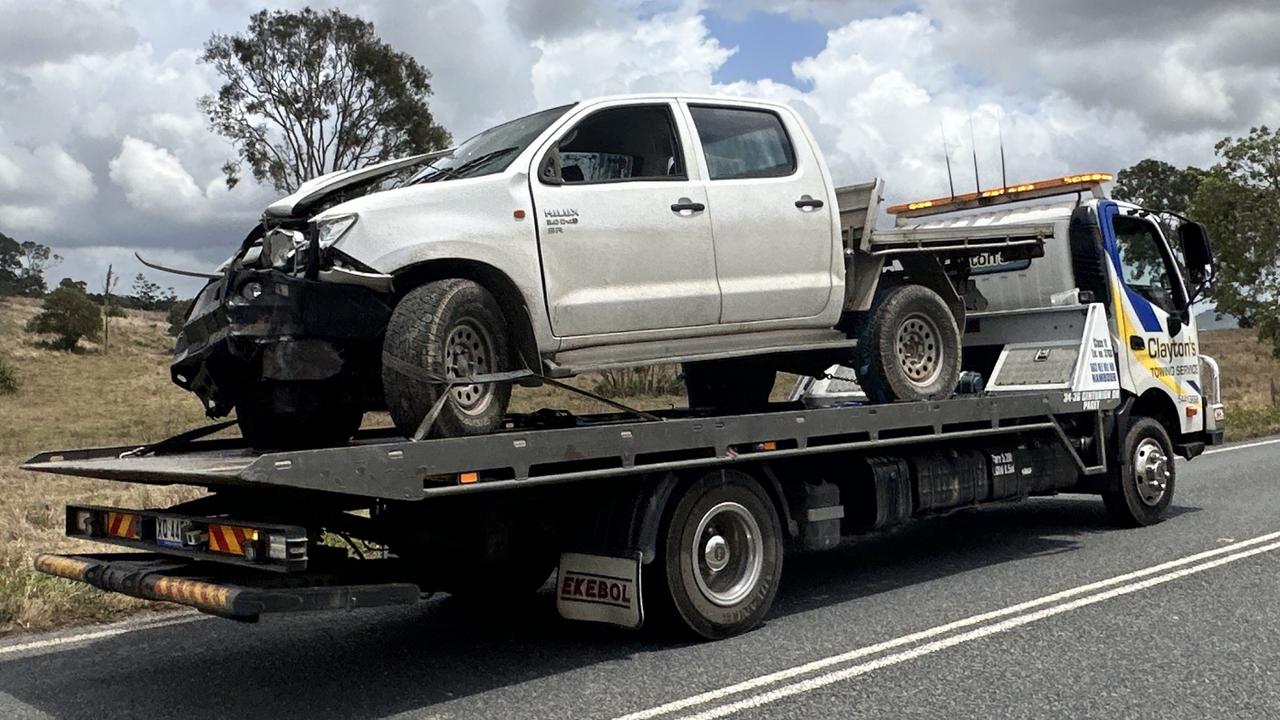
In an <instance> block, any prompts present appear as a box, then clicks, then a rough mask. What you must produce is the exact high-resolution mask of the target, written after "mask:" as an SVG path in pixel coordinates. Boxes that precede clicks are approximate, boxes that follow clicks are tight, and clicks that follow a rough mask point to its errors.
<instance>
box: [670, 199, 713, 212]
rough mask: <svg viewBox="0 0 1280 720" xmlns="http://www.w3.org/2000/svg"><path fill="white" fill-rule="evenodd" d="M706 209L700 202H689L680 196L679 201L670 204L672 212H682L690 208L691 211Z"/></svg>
mask: <svg viewBox="0 0 1280 720" xmlns="http://www.w3.org/2000/svg"><path fill="white" fill-rule="evenodd" d="M706 209H707V206H706V205H703V204H702V203H700V202H689V201H688V200H684V199H683V198H681V201H680V202H678V203H672V205H671V212H673V213H678V212H683V211H685V210H692V211H693V212H702V211H703V210H706Z"/></svg>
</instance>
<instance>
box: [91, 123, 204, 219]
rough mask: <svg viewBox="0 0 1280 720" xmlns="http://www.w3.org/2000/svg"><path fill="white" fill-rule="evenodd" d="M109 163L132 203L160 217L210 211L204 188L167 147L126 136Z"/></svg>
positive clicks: (115, 180) (199, 216) (114, 176)
mask: <svg viewBox="0 0 1280 720" xmlns="http://www.w3.org/2000/svg"><path fill="white" fill-rule="evenodd" d="M109 167H110V169H111V180H112V182H114V183H115V184H116V185H119V186H120V187H121V188H122V189H123V190H124V194H125V197H126V198H128V200H129V204H130V205H132V206H133V207H135V208H137V209H139V210H142V211H143V212H146V213H150V214H153V215H157V216H160V217H173V216H185V217H194V218H202V217H205V216H206V215H208V212H209V199H208V198H207V197H205V194H204V191H202V190H201V189H200V188H199V187H198V186H197V185H196V181H195V179H194V178H192V177H191V173H189V172H187V170H186V169H185V168H184V167H182V163H181V162H180V161H179V160H178V158H177V157H175V156H174V154H173V153H172V152H170V151H168V150H166V149H165V148H161V147H156V146H155V145H152V144H151V143H149V142H147V141H145V140H139V139H138V138H135V137H128V136H126V137H125V139H124V141H123V142H122V143H121V144H120V154H119V155H116V156H115V157H114V158H113V159H112V160H111V163H110V166H109Z"/></svg>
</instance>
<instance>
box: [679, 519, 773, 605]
mask: <svg viewBox="0 0 1280 720" xmlns="http://www.w3.org/2000/svg"><path fill="white" fill-rule="evenodd" d="M689 553H690V559H691V560H692V561H693V577H694V579H695V580H696V581H697V583H698V590H699V591H701V592H702V595H703V596H704V597H706V598H707V599H708V600H710V601H711V602H713V603H715V604H716V605H719V606H720V607H729V606H732V605H736V604H737V603H739V602H741V601H742V599H743V598H745V597H747V596H748V595H750V594H751V591H752V590H754V589H755V587H756V584H757V583H758V582H759V581H760V573H761V570H762V569H763V567H764V541H763V539H762V538H761V537H760V525H759V523H757V522H756V519H755V517H754V516H752V514H751V511H749V510H747V508H745V507H743V506H742V505H740V504H738V503H736V502H722V503H720V504H719V505H716V506H715V507H713V508H711V509H710V510H708V511H707V512H706V514H705V515H703V516H702V519H701V520H700V521H699V522H698V530H697V532H696V533H694V536H693V543H692V544H691V545H690V547H689Z"/></svg>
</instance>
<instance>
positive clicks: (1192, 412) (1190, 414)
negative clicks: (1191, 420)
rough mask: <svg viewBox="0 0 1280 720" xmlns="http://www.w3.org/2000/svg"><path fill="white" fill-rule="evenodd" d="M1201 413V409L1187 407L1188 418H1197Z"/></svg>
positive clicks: (1191, 406)
mask: <svg viewBox="0 0 1280 720" xmlns="http://www.w3.org/2000/svg"><path fill="white" fill-rule="evenodd" d="M1199 412H1200V408H1198V407H1196V406H1194V405H1188V406H1187V417H1195V416H1196V415H1197V414H1198V413H1199Z"/></svg>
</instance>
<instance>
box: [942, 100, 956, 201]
mask: <svg viewBox="0 0 1280 720" xmlns="http://www.w3.org/2000/svg"><path fill="white" fill-rule="evenodd" d="M938 132H939V133H940V134H941V135H942V156H943V157H944V158H946V159H947V186H948V187H950V188H951V200H952V201H953V202H954V201H955V199H956V181H955V180H954V179H953V178H952V177H951V150H950V149H948V148H947V131H946V129H945V128H943V127H942V118H941V117H939V118H938Z"/></svg>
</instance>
